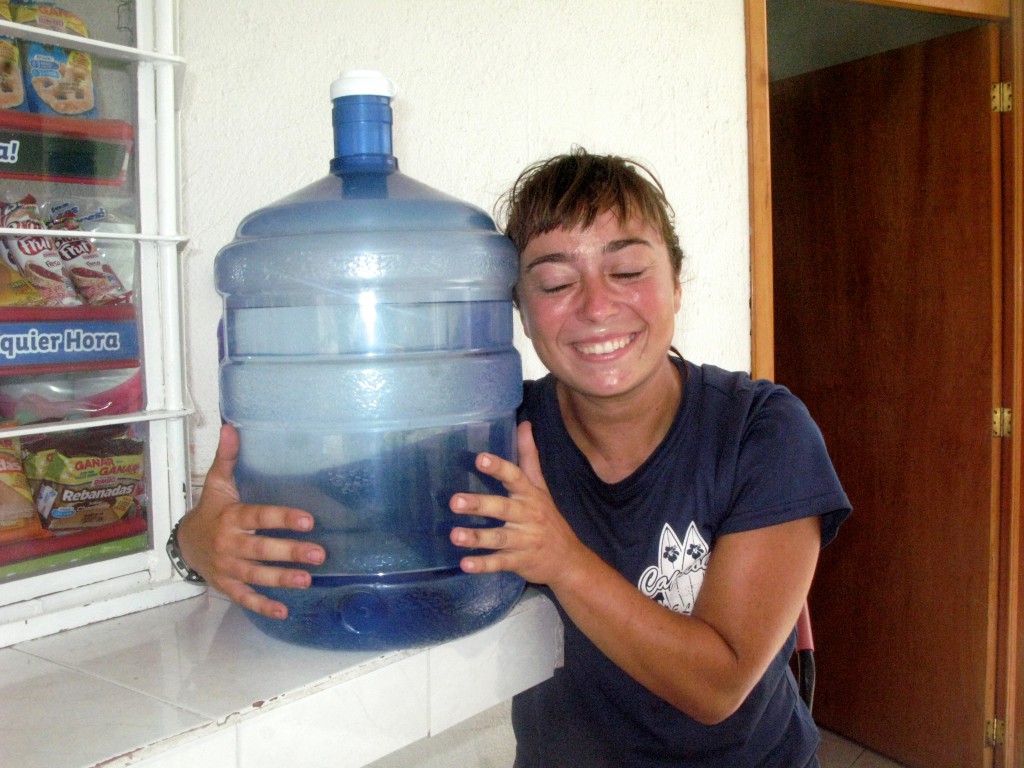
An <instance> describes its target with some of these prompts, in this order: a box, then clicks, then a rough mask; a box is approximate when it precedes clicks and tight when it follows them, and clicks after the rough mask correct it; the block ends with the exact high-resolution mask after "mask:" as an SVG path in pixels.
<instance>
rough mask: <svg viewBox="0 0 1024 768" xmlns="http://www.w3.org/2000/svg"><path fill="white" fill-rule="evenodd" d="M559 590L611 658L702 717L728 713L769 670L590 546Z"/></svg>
mask: <svg viewBox="0 0 1024 768" xmlns="http://www.w3.org/2000/svg"><path fill="white" fill-rule="evenodd" d="M553 592H554V594H555V597H556V598H557V599H558V601H559V603H560V604H561V605H562V607H563V609H564V610H565V611H566V613H567V614H568V615H569V617H570V619H571V620H572V621H573V623H574V624H575V625H576V626H577V627H578V628H579V629H580V631H581V632H583V634H585V635H586V636H587V637H588V638H589V639H590V640H591V642H593V643H594V644H595V645H596V646H597V647H598V648H599V649H600V650H601V651H602V652H603V653H604V654H605V655H606V656H607V657H608V658H609V659H610V660H611V661H612V662H614V663H615V664H616V665H617V666H618V667H620V668H621V669H622V670H623V671H624V672H626V674H628V675H629V676H630V677H632V678H633V679H634V680H636V681H637V682H638V683H640V684H641V685H643V686H644V687H645V688H647V689H648V690H650V691H651V692H652V693H654V694H656V695H657V696H660V697H661V698H662V699H664V700H665V701H667V702H668V703H670V704H672V705H673V706H674V707H676V708H678V709H680V710H681V711H683V712H685V713H686V714H687V715H689V716H690V717H692V718H694V719H695V720H698V721H700V722H704V723H714V722H718V721H720V720H723V719H724V718H725V717H727V716H728V715H730V714H731V713H732V712H734V711H735V710H736V709H737V708H738V707H739V705H740V704H742V702H743V700H744V699H745V698H746V697H747V695H748V694H749V692H750V690H751V689H752V688H753V686H754V685H755V684H756V683H757V681H758V680H759V679H760V677H761V675H763V674H764V668H765V667H766V664H762V663H760V662H757V663H752V660H751V659H749V658H742V657H741V656H740V655H739V653H738V651H737V649H735V648H733V647H732V646H731V645H730V644H729V642H728V641H727V640H726V639H725V638H724V637H723V636H722V635H721V634H720V633H719V632H718V631H716V630H715V628H714V627H712V626H711V625H710V624H708V623H707V622H705V621H703V620H702V619H700V618H698V617H695V616H689V615H683V614H679V613H675V612H673V611H671V610H670V609H668V608H666V607H665V606H663V605H661V604H660V603H657V602H655V601H653V600H651V599H650V598H648V597H647V596H645V595H643V594H642V593H641V592H640V591H639V590H638V589H637V588H636V587H635V586H634V585H633V584H631V583H629V582H628V581H626V579H625V578H623V577H622V576H621V575H620V574H619V573H618V572H616V571H615V570H614V569H613V568H611V567H610V566H608V565H607V564H606V563H604V562H603V561H602V560H601V559H600V558H599V557H598V556H597V555H596V554H594V553H593V552H591V551H590V550H586V551H585V553H584V554H582V555H581V557H580V563H579V565H578V566H576V567H575V568H573V570H572V575H571V576H569V577H568V578H567V579H566V580H565V581H564V582H563V583H562V584H560V585H559V586H557V587H553Z"/></svg>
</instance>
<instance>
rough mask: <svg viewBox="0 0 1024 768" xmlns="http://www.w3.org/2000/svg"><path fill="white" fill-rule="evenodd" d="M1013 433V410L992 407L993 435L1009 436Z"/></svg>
mask: <svg viewBox="0 0 1024 768" xmlns="http://www.w3.org/2000/svg"><path fill="white" fill-rule="evenodd" d="M1012 434H1013V410H1012V409H1010V408H993V409H992V437H1009V436H1010V435H1012Z"/></svg>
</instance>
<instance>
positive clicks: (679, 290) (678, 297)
mask: <svg viewBox="0 0 1024 768" xmlns="http://www.w3.org/2000/svg"><path fill="white" fill-rule="evenodd" d="M672 294H673V298H672V306H673V307H674V309H673V312H672V314H678V313H679V308H680V307H682V306H683V284H682V283H681V282H680V281H679V279H678V278H676V286H675V288H674V289H673V290H672Z"/></svg>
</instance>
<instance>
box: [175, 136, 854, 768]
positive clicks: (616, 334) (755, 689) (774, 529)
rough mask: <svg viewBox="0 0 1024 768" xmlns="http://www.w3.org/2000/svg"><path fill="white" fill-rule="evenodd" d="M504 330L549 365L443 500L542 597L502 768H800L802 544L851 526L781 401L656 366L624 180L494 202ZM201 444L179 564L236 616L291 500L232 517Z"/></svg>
mask: <svg viewBox="0 0 1024 768" xmlns="http://www.w3.org/2000/svg"><path fill="white" fill-rule="evenodd" d="M505 203H506V210H507V228H506V229H507V232H508V234H509V236H510V237H511V239H512V241H513V242H514V243H515V245H516V246H517V248H518V250H519V253H520V259H519V280H518V284H517V286H516V300H517V306H518V307H519V310H520V313H521V315H522V320H523V326H524V328H525V330H526V333H527V335H528V336H529V337H530V339H531V341H532V343H533V345H534V348H535V349H536V350H537V354H538V356H539V357H540V359H541V361H542V362H543V363H544V364H545V365H546V366H547V368H548V370H549V371H550V372H551V373H550V374H549V375H548V376H546V377H545V378H543V379H541V380H539V381H537V382H530V383H528V384H527V386H526V388H525V392H524V402H523V406H522V410H521V417H522V423H521V424H520V427H519V435H518V441H519V445H518V448H519V460H520V463H519V466H516V465H515V464H512V463H509V462H507V461H504V460H502V459H500V458H498V457H496V456H492V455H489V454H481V455H480V456H478V457H477V467H478V469H479V470H480V471H481V472H484V473H486V474H488V475H491V476H493V477H494V478H496V479H497V480H499V481H500V482H502V483H503V484H504V486H505V488H506V489H507V491H508V496H507V497H505V496H484V495H473V494H465V493H460V494H456V495H455V496H454V497H453V498H452V500H451V509H452V511H453V512H455V513H457V514H473V515H484V516H488V517H492V518H495V519H496V520H499V521H502V522H504V525H503V526H501V527H497V528H487V529H480V528H468V527H466V528H464V527H456V528H455V529H454V530H453V531H452V534H451V536H452V541H453V542H454V543H455V544H457V545H459V546H463V547H470V548H481V549H485V550H491V551H492V553H489V554H482V555H481V554H476V555H472V556H467V557H466V558H464V559H463V561H462V568H463V570H465V571H467V572H469V573H487V572H493V571H499V570H508V571H514V572H516V573H518V574H520V575H521V576H523V577H524V578H525V579H527V580H528V581H530V582H532V583H535V584H538V585H542V586H543V587H544V589H545V590H546V591H547V592H548V593H549V594H550V595H551V597H552V598H553V599H554V601H555V603H556V605H557V606H558V608H559V611H560V612H561V614H562V616H563V620H564V624H565V666H564V667H563V668H562V669H560V670H558V671H557V672H556V674H555V676H554V677H553V678H552V679H551V680H549V681H547V682H546V683H544V684H542V685H540V686H537V687H535V688H533V689H531V690H530V691H527V692H525V693H523V694H521V695H519V696H517V697H516V700H515V702H514V704H513V724H514V726H515V731H516V738H517V742H518V748H517V749H518V751H517V760H516V765H517V766H524V767H525V766H572V765H580V766H602V765H608V766H786V768H795V767H796V768H798V767H800V766H813V765H816V764H817V762H816V758H815V752H816V749H817V743H818V735H817V730H816V728H815V726H814V723H813V721H812V720H811V717H810V714H809V713H808V712H807V710H806V708H805V707H804V706H803V704H802V702H801V701H800V699H799V697H798V696H797V693H796V689H795V684H794V682H793V679H792V675H791V673H790V672H789V667H788V660H789V657H790V655H791V654H792V650H793V636H794V631H793V628H794V626H795V623H796V619H797V616H798V614H799V612H800V608H801V606H802V605H803V603H804V601H805V599H806V596H807V592H808V589H809V587H810V583H811V579H812V576H813V573H814V568H815V565H816V562H817V555H818V551H819V549H820V547H821V546H823V545H824V544H826V543H828V542H829V541H830V540H831V539H832V538H833V537H834V536H835V533H836V530H837V528H838V526H839V524H840V523H841V522H842V520H843V519H845V517H846V516H847V515H848V514H849V502H848V500H847V498H846V496H845V494H844V493H843V491H842V488H841V487H840V485H839V482H838V480H837V479H836V476H835V472H834V471H833V469H832V466H831V463H830V461H829V459H828V455H827V452H826V450H825V446H824V444H823V441H822V439H821V435H820V433H819V431H818V430H817V428H816V426H815V425H814V423H813V422H812V420H811V418H810V416H809V414H808V413H807V411H806V409H805V408H804V407H803V405H802V404H801V403H800V402H799V401H798V400H796V398H794V397H793V396H792V395H791V394H790V393H789V392H788V391H787V390H785V389H783V388H782V387H778V386H775V385H772V384H770V383H769V382H766V381H758V382H753V381H751V380H750V379H749V377H747V376H746V375H745V374H741V373H730V372H726V371H723V370H721V369H718V368H715V367H713V366H707V365H705V366H697V365H694V364H692V363H689V362H686V361H684V360H683V359H681V358H680V357H678V355H676V354H672V353H674V350H673V349H672V347H671V344H672V335H673V332H674V328H675V322H674V318H675V314H676V312H678V310H679V306H680V302H681V293H682V291H681V286H680V281H679V273H680V265H681V261H682V252H681V250H680V248H679V244H678V239H677V237H676V234H675V232H674V230H673V225H672V217H671V208H670V207H669V205H668V203H667V201H666V199H665V195H664V192H663V190H662V188H661V186H660V184H659V183H658V182H657V180H656V179H655V178H654V177H653V176H652V175H650V174H649V173H647V172H645V171H644V170H643V169H642V167H640V166H638V165H637V164H635V163H630V162H628V161H626V160H624V159H623V158H619V157H614V156H595V155H590V154H588V153H586V152H584V151H582V150H576V151H573V152H572V153H570V154H568V155H562V156H558V157H554V158H551V159H550V160H547V161H544V162H542V163H538V164H536V165H534V166H532V167H531V168H529V169H527V170H526V171H525V172H524V174H523V175H522V176H521V177H520V178H519V180H518V181H517V182H516V184H515V185H514V186H513V187H512V189H511V190H510V192H509V193H508V195H507V197H506V200H505ZM236 452H237V437H235V435H234V433H233V430H230V429H227V430H225V431H224V432H223V433H222V442H221V446H220V448H219V449H218V456H217V459H216V461H215V463H214V466H213V467H212V468H211V474H210V477H209V478H208V481H207V486H206V488H205V490H204V495H203V498H202V500H201V502H200V504H199V507H198V508H197V509H196V510H194V511H193V512H192V513H190V515H189V516H187V517H186V518H185V520H184V521H183V525H182V528H181V550H182V553H183V555H184V557H185V560H186V561H188V562H189V563H190V564H192V566H193V567H194V568H195V569H197V570H198V571H199V572H200V573H202V574H203V575H204V576H206V577H207V579H208V580H210V581H211V582H212V583H213V584H214V585H215V586H217V587H218V588H220V589H222V590H223V591H225V592H226V593H227V594H229V595H230V596H232V597H233V598H235V599H236V600H238V601H239V602H241V603H243V604H244V605H246V606H247V607H249V608H251V609H253V610H257V611H261V612H264V613H267V615H277V616H281V615H283V611H284V608H283V606H281V605H280V604H276V603H274V602H273V601H269V600H267V599H266V598H263V597H261V596H259V595H257V594H256V593H255V592H254V591H253V590H252V589H251V587H249V586H248V584H250V583H257V584H266V585H288V586H299V587H301V586H305V585H307V584H308V583H309V576H308V574H305V573H304V572H302V571H299V570H291V569H287V568H277V567H270V566H265V565H262V564H261V563H259V562H257V561H262V560H271V561H287V562H296V563H303V562H305V563H311V564H315V563H318V562H319V561H320V560H322V558H323V553H322V550H320V549H319V547H316V546H315V545H311V544H302V543H298V542H289V541H281V540H275V539H264V538H261V537H256V536H252V535H249V534H248V533H246V531H247V530H252V529H256V528H273V527H278V528H290V529H292V530H308V529H309V528H310V527H311V526H312V518H311V517H309V516H308V515H306V514H305V513H302V512H300V511H298V510H289V509H283V508H266V507H264V508H260V507H245V506H244V505H240V504H238V503H237V494H236V492H235V491H234V486H233V483H232V481H231V470H232V468H233V460H234V455H235V454H236Z"/></svg>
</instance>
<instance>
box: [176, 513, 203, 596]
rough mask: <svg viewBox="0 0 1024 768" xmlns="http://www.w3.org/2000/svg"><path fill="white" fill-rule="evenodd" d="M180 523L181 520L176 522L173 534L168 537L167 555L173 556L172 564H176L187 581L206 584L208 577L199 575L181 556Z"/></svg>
mask: <svg viewBox="0 0 1024 768" xmlns="http://www.w3.org/2000/svg"><path fill="white" fill-rule="evenodd" d="M180 525H181V520H179V521H178V522H176V523H175V524H174V527H173V528H171V535H170V536H168V537H167V556H168V557H169V558H171V565H173V566H174V570H176V571H177V572H178V575H179V576H181V578H183V579H184V580H185V581H188V582H191V583H192V584H205V583H206V579H204V578H203V577H202V576H200V575H199V571H195V570H192V568H190V567H189V564H188V563H186V562H185V558H183V557H182V556H181V548H180V547H179V546H178V527H179V526H180Z"/></svg>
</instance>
